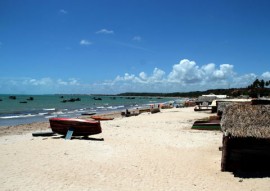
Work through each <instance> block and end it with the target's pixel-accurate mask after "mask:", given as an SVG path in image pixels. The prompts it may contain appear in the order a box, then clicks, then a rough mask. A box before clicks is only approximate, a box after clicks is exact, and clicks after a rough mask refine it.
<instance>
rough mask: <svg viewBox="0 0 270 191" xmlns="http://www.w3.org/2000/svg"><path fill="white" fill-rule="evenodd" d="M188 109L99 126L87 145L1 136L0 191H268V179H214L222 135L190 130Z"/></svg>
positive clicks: (19, 131)
mask: <svg viewBox="0 0 270 191" xmlns="http://www.w3.org/2000/svg"><path fill="white" fill-rule="evenodd" d="M209 115H210V114H208V113H203V112H194V111H193V108H174V109H167V110H161V112H160V113H156V114H149V113H143V114H141V115H139V116H136V117H125V118H121V117H120V118H116V119H114V120H112V121H102V122H101V125H102V128H103V132H102V133H101V134H98V135H94V136H90V137H91V138H92V139H87V140H86V139H79V138H75V139H72V140H70V141H66V140H65V139H63V138H62V137H61V136H55V137H32V135H31V132H34V131H40V130H49V129H48V126H49V123H34V124H30V125H21V126H17V127H10V128H3V129H2V130H1V131H0V147H1V148H0V169H1V171H0V190H28V191H29V190H54V191H55V190H94V191H96V190H102V191H107V190H108V191H111V190H117V191H119V190H127V191H130V190H144V191H145V190H155V191H156V190H175V191H176V190H221V191H222V190H224V191H225V190H226V191H227V190H250V191H251V190H253V191H254V190H260V191H262V190H265V191H266V190H270V178H268V177H265V178H242V177H235V176H234V174H232V173H229V172H221V171H220V160H221V151H219V149H218V147H219V146H221V144H222V133H221V132H218V131H198V130H191V126H192V124H193V122H194V120H196V119H200V118H204V117H208V116H209Z"/></svg>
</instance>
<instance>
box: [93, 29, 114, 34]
mask: <svg viewBox="0 0 270 191" xmlns="http://www.w3.org/2000/svg"><path fill="white" fill-rule="evenodd" d="M96 33H97V34H114V31H113V30H107V29H101V30H99V31H97V32H96Z"/></svg>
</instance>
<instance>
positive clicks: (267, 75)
mask: <svg viewBox="0 0 270 191" xmlns="http://www.w3.org/2000/svg"><path fill="white" fill-rule="evenodd" d="M262 78H264V79H266V80H270V72H264V73H263V74H262Z"/></svg>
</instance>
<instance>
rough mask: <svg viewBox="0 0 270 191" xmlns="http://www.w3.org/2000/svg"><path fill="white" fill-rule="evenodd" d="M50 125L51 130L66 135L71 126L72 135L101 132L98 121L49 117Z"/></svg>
mask: <svg viewBox="0 0 270 191" xmlns="http://www.w3.org/2000/svg"><path fill="white" fill-rule="evenodd" d="M49 121H50V127H51V129H52V131H53V132H55V133H58V134H61V135H66V134H67V132H68V130H69V129H70V128H73V131H74V132H73V136H87V135H95V134H99V133H101V132H102V129H101V126H100V122H98V121H90V120H85V119H76V118H51V119H49Z"/></svg>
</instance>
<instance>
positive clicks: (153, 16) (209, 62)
mask: <svg viewBox="0 0 270 191" xmlns="http://www.w3.org/2000/svg"><path fill="white" fill-rule="evenodd" d="M269 10H270V1H269V0H76V1H75V0H46V1H43V0H0V94H54V93H71V94H73V93H78V94H97V93H100V94H117V93H123V92H187V91H202V90H207V89H215V88H238V87H246V86H247V85H249V84H251V83H252V82H253V81H254V80H255V79H256V78H258V79H264V80H270V11H269Z"/></svg>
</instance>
